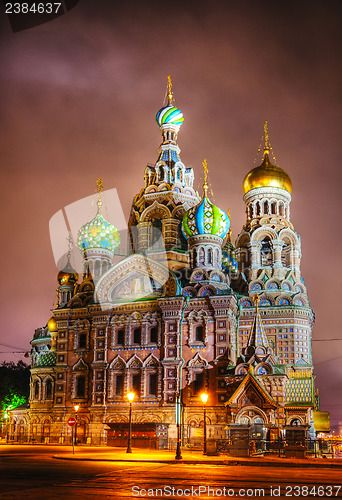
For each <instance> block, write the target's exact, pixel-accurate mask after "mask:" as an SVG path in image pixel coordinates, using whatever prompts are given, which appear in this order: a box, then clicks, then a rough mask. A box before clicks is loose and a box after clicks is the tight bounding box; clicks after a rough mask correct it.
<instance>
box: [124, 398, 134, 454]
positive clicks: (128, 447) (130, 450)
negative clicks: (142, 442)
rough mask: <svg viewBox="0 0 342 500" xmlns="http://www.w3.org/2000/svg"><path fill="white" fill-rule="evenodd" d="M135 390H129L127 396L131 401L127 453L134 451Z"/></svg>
mask: <svg viewBox="0 0 342 500" xmlns="http://www.w3.org/2000/svg"><path fill="white" fill-rule="evenodd" d="M134 396H135V394H134V392H129V393H128V394H127V398H128V401H129V425H128V441H127V450H126V453H132V444H131V441H132V402H133V399H134Z"/></svg>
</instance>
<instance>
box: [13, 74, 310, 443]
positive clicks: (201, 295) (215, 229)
mask: <svg viewBox="0 0 342 500" xmlns="http://www.w3.org/2000/svg"><path fill="white" fill-rule="evenodd" d="M156 119H157V124H158V126H159V128H160V131H161V135H162V143H161V145H160V146H159V149H158V158H157V161H156V162H155V164H154V165H147V166H146V168H145V172H144V179H143V185H142V188H141V190H140V191H139V193H138V194H137V195H136V196H135V197H134V200H133V204H132V208H131V213H130V217H129V223H128V227H129V232H130V235H131V246H132V254H131V255H130V256H128V257H124V258H122V259H121V260H120V261H118V262H117V263H116V264H115V265H113V256H114V252H115V251H116V249H117V248H118V247H119V246H120V235H119V233H118V231H117V230H116V228H115V227H114V225H113V224H111V223H110V222H109V221H107V220H105V218H104V217H103V215H102V213H101V205H102V201H101V191H102V189H103V186H102V182H101V181H99V182H98V186H99V189H98V192H99V199H98V209H97V213H96V214H95V213H94V218H93V219H92V220H91V221H90V222H88V223H87V224H85V225H84V226H82V227H81V228H80V229H79V232H78V238H77V246H78V248H79V250H80V251H81V252H82V255H83V258H84V271H83V275H82V277H81V279H80V277H79V275H78V274H77V272H76V271H75V270H74V269H73V267H72V262H71V259H70V255H69V256H68V259H67V262H66V265H65V267H64V269H63V270H62V271H60V272H59V274H58V276H57V280H58V303H57V305H56V307H55V309H54V310H53V315H52V317H51V318H50V319H49V321H48V323H47V325H46V326H44V327H42V328H38V329H37V330H36V331H35V333H34V336H33V339H32V341H31V345H32V351H31V374H32V377H31V394H30V400H29V405H28V406H27V407H24V408H18V409H16V410H14V411H12V414H11V422H10V425H9V430H8V436H9V438H10V439H14V440H18V439H20V440H24V441H25V440H27V441H33V442H51V443H54V442H69V440H70V429H68V426H67V425H66V421H67V419H68V417H70V416H73V415H74V405H79V410H78V434H77V435H78V439H79V440H80V441H81V442H87V443H90V444H100V443H101V444H103V443H108V444H113V445H115V444H117V445H120V444H122V440H123V439H124V436H125V435H126V434H127V429H128V410H129V401H128V399H127V397H126V395H127V393H129V392H130V391H133V392H134V393H135V398H134V412H133V418H134V426H133V435H134V438H135V441H134V442H135V443H136V444H137V445H138V444H140V445H142V446H143V445H144V443H146V444H147V443H148V444H150V443H151V441H152V442H153V443H155V446H156V447H168V446H170V445H171V444H172V443H174V442H175V440H176V437H177V434H176V424H177V421H176V409H177V405H178V404H179V405H180V414H181V423H182V434H183V435H182V439H183V443H184V444H187V443H189V444H196V443H197V442H199V441H200V440H201V439H202V438H201V436H200V434H201V433H200V427H201V426H202V424H203V411H202V401H201V398H200V394H201V393H202V392H203V391H205V392H207V393H208V394H209V399H208V402H207V405H206V414H207V419H208V420H207V432H208V438H209V439H210V438H211V439H219V438H225V437H226V433H227V430H228V431H229V429H232V428H235V427H236V426H246V425H249V426H250V427H253V426H254V428H255V426H258V429H259V436H262V437H263V438H267V439H272V437H274V436H276V437H277V438H278V434H279V432H280V433H282V434H284V432H285V428H287V426H289V425H292V424H297V425H300V426H301V427H303V428H305V429H306V431H307V432H308V433H309V434H310V433H313V434H312V435H314V427H313V414H314V410H315V409H317V404H318V397H317V394H316V393H315V389H314V379H313V366H312V357H311V332H312V324H313V321H314V314H313V311H312V309H311V307H310V303H309V300H308V296H307V290H306V287H305V284H304V280H303V277H302V276H301V271H300V259H301V244H300V237H299V235H298V234H297V233H296V231H295V229H294V226H293V224H292V222H291V219H290V202H291V191H292V184H291V180H290V177H289V175H288V174H287V173H286V172H285V171H284V170H283V169H282V168H280V167H279V166H276V165H274V164H273V163H272V161H271V158H270V156H271V149H270V144H269V138H268V131H267V123H265V133H264V151H263V158H262V163H261V165H260V166H257V167H256V168H253V169H252V170H251V171H250V172H248V173H247V175H246V177H245V179H244V181H243V199H244V201H245V204H246V222H245V225H244V226H243V228H242V230H241V232H240V234H239V235H238V237H237V240H236V242H235V244H234V243H233V242H232V241H231V230H230V214H229V213H226V212H224V211H223V210H221V209H220V208H219V207H217V206H215V205H214V204H213V203H212V201H211V200H210V197H209V196H208V182H207V174H208V166H207V163H206V161H204V162H203V166H204V184H203V192H201V193H198V192H197V191H196V190H195V189H194V187H193V185H194V172H193V169H192V168H188V167H186V165H184V163H183V162H182V160H181V157H180V148H179V146H178V142H177V141H178V133H179V131H180V128H181V125H182V123H183V115H182V113H181V111H180V110H179V109H178V108H176V107H175V105H174V99H173V93H172V85H171V80H170V79H169V85H168V103H167V105H166V106H164V107H162V108H161V109H160V110H159V111H158V113H157V116H156ZM213 168H214V167H213ZM161 243H162V244H161ZM52 287H53V284H52ZM94 291H95V293H94ZM147 438H149V439H147ZM134 442H133V443H134ZM133 445H134V444H133Z"/></svg>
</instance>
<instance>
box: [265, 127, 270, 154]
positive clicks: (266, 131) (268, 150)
mask: <svg viewBox="0 0 342 500" xmlns="http://www.w3.org/2000/svg"><path fill="white" fill-rule="evenodd" d="M264 137H265V146H264V153H265V154H268V153H269V152H270V149H269V145H268V139H269V137H268V127H267V120H265V123H264Z"/></svg>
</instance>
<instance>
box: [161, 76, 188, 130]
mask: <svg viewBox="0 0 342 500" xmlns="http://www.w3.org/2000/svg"><path fill="white" fill-rule="evenodd" d="M167 78H168V94H167V97H168V104H167V106H164V107H163V108H161V109H160V110H159V111H158V113H157V115H156V120H157V123H158V125H159V127H162V126H163V125H177V126H178V127H180V126H181V125H182V123H183V121H184V117H183V114H182V112H181V111H180V110H179V109H178V108H176V107H175V106H174V105H173V104H172V102H173V93H172V83H171V76H170V75H169V76H168V77H167Z"/></svg>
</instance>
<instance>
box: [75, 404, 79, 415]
mask: <svg viewBox="0 0 342 500" xmlns="http://www.w3.org/2000/svg"><path fill="white" fill-rule="evenodd" d="M79 407H80V405H75V406H74V408H75V412H76V413H77V412H78V409H79Z"/></svg>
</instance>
